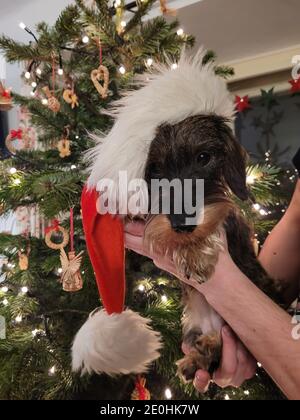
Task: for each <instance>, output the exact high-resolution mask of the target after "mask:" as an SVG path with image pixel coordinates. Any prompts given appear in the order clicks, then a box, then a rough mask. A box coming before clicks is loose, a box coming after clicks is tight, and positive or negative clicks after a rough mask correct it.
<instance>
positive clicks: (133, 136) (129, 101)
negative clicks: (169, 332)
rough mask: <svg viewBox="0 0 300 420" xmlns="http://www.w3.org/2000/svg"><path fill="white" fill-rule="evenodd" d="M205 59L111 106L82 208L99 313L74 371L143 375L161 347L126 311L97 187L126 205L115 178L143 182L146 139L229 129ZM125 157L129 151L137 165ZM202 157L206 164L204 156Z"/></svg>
mask: <svg viewBox="0 0 300 420" xmlns="http://www.w3.org/2000/svg"><path fill="white" fill-rule="evenodd" d="M203 54H205V52H199V53H198V54H196V55H195V56H194V57H193V59H190V58H188V57H186V56H185V55H183V56H182V58H181V59H180V61H179V65H178V68H177V69H176V71H174V70H172V69H171V68H170V66H169V65H166V66H161V67H160V70H159V72H158V73H157V74H155V76H153V77H151V78H149V79H150V80H149V81H148V82H145V86H144V87H142V88H141V89H139V90H133V91H131V92H127V93H126V94H125V95H124V97H123V98H122V99H121V100H119V101H118V105H116V104H114V105H115V124H114V126H113V128H112V129H111V131H110V132H109V133H108V134H107V135H106V137H105V139H101V140H100V139H99V145H97V147H96V148H95V150H94V151H93V162H92V164H91V168H90V176H89V178H88V182H87V186H86V188H85V189H84V191H83V194H82V201H81V207H82V222H83V227H84V232H85V238H86V245H87V249H88V252H89V255H90V259H91V262H92V265H93V268H94V272H95V276H96V281H97V286H98V289H99V292H100V295H101V302H102V305H103V309H101V310H96V311H93V312H92V313H91V315H90V316H89V318H88V320H87V321H86V322H85V324H84V325H83V326H82V327H81V329H80V330H79V332H78V333H77V335H76V337H75V340H74V343H73V348H72V358H73V370H74V371H82V373H86V372H88V373H91V372H93V371H94V372H97V373H98V374H100V373H106V374H109V375H115V374H120V373H122V374H129V373H135V374H141V373H143V372H145V371H146V370H147V368H148V367H149V364H151V363H152V362H153V361H154V360H156V359H157V358H158V357H159V350H160V348H161V345H162V344H161V339H160V335H159V334H158V333H157V332H155V331H154V330H153V329H152V328H151V327H150V320H149V319H146V318H143V317H141V316H140V315H139V314H137V313H135V312H133V311H131V310H130V309H127V308H126V307H125V284H126V282H125V253H124V246H125V245H124V243H125V241H124V225H123V220H122V219H121V218H119V217H116V215H115V214H108V213H106V214H100V212H99V213H98V211H97V208H99V209H101V201H100V200H101V196H100V195H99V192H98V191H97V186H99V184H100V181H102V180H103V179H109V180H111V181H113V182H112V183H111V189H110V191H109V195H111V197H114V196H115V197H119V195H118V192H119V193H120V196H121V195H122V197H123V194H124V195H125V196H126V198H127V195H126V192H124V190H121V191H120V190H119V191H118V192H117V189H118V188H119V185H120V182H119V181H120V179H119V174H120V170H123V169H124V170H126V171H127V178H128V179H127V180H126V185H128V183H129V182H130V181H132V180H136V179H144V178H145V170H146V165H147V161H148V157H149V153H150V149H151V139H154V137H155V134H156V132H157V128H158V127H160V126H161V125H162V124H168V123H169V124H170V125H172V124H175V123H177V122H180V121H181V122H182V121H184V120H185V119H187V118H192V117H199V116H205V117H207V118H210V116H211V115H212V114H217V116H218V117H220V119H222V120H225V121H226V124H227V121H228V127H231V126H232V125H233V118H234V114H235V109H234V104H233V101H232V98H231V95H230V93H229V92H228V89H227V85H226V82H225V81H224V80H223V79H221V78H220V77H218V76H216V74H215V72H214V69H213V67H212V66H211V65H203V58H204V55H203ZM183 83H184V87H185V88H184V89H182V86H183ZM208 86H209V87H210V88H209V89H207V87H208ZM179 91H180V92H181V94H180V100H178V92H179ZM174 104H176V106H174ZM218 121H219V120H218ZM218 123H219V122H218ZM228 130H229V128H228ZM102 140H103V141H102ZM100 144H101V145H100ZM129 149H130V150H134V159H133V158H132V154H131V153H128V150H129ZM201 156H202V155H201ZM201 156H200V158H201V159H202V158H203V159H204V161H205V157H207V156H205V154H204V155H203V157H201ZM203 166H205V163H204V165H203ZM115 188H116V190H115ZM217 223H218V224H219V223H220V220H219V218H218V221H217Z"/></svg>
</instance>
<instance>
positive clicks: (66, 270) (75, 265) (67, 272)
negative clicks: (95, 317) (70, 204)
mask: <svg viewBox="0 0 300 420" xmlns="http://www.w3.org/2000/svg"><path fill="white" fill-rule="evenodd" d="M70 241H71V250H70V252H69V257H68V256H67V254H66V252H65V250H64V249H63V248H62V249H61V251H60V261H61V268H62V270H63V271H62V275H61V281H62V285H63V290H64V291H65V292H77V291H79V290H81V289H82V287H83V280H82V277H81V274H80V265H81V261H82V254H83V251H81V252H80V253H79V254H78V255H76V253H75V251H74V213H73V209H71V210H70Z"/></svg>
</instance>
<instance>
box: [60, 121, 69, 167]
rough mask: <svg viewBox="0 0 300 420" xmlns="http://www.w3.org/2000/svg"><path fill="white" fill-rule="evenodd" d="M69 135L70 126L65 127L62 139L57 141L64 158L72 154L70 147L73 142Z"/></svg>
mask: <svg viewBox="0 0 300 420" xmlns="http://www.w3.org/2000/svg"><path fill="white" fill-rule="evenodd" d="M69 135H70V131H69V128H67V127H65V133H64V137H63V138H62V139H61V140H59V142H58V143H57V149H58V151H59V156H60V157H61V158H62V159H64V158H65V157H68V156H70V155H71V149H70V145H71V142H70V140H69Z"/></svg>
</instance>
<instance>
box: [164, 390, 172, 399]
mask: <svg viewBox="0 0 300 420" xmlns="http://www.w3.org/2000/svg"><path fill="white" fill-rule="evenodd" d="M165 397H166V399H167V400H170V399H171V398H172V391H171V390H170V388H166V389H165Z"/></svg>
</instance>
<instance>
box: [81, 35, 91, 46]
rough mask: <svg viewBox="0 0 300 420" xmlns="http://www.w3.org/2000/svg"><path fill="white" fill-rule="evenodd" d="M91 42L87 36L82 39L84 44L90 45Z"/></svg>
mask: <svg viewBox="0 0 300 420" xmlns="http://www.w3.org/2000/svg"><path fill="white" fill-rule="evenodd" d="M89 41H90V38H89V37H88V36H87V35H85V36H84V37H82V42H83V43H84V44H88V43H89Z"/></svg>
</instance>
